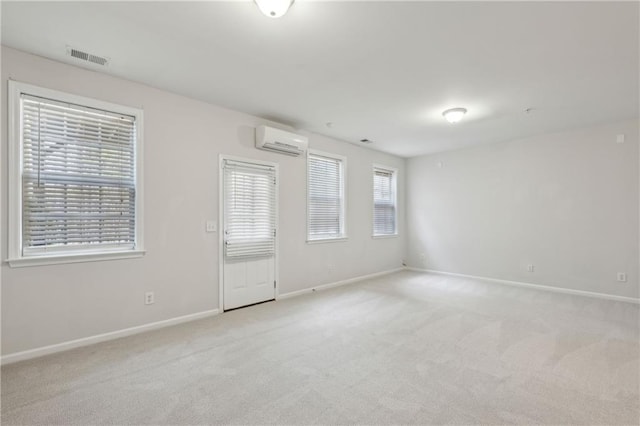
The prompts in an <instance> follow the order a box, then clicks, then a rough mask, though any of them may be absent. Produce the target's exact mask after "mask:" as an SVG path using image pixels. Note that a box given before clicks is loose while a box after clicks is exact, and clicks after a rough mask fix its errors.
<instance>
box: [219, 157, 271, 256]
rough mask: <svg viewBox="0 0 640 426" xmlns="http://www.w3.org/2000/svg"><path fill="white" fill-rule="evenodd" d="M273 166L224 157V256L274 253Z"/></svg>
mask: <svg viewBox="0 0 640 426" xmlns="http://www.w3.org/2000/svg"><path fill="white" fill-rule="evenodd" d="M275 183H276V182H275V169H274V168H273V167H269V166H262V165H253V164H248V163H242V162H238V161H231V160H226V161H225V163H224V214H225V256H226V257H227V258H236V259H237V258H252V257H261V256H273V255H274V254H275V229H276V218H275V211H276V206H275V203H276V200H275V195H276V186H275Z"/></svg>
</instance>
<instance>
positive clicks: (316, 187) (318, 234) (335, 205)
mask: <svg viewBox="0 0 640 426" xmlns="http://www.w3.org/2000/svg"><path fill="white" fill-rule="evenodd" d="M307 161H308V163H307V170H308V176H307V215H308V217H307V234H308V235H307V239H308V240H309V241H322V240H336V239H343V238H346V232H345V219H344V217H345V211H346V209H345V190H344V188H345V169H346V162H347V160H346V158H344V157H341V156H337V155H333V154H327V153H321V152H319V151H310V152H309V155H308V158H307Z"/></svg>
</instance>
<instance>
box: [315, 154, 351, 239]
mask: <svg viewBox="0 0 640 426" xmlns="http://www.w3.org/2000/svg"><path fill="white" fill-rule="evenodd" d="M313 155H315V156H318V157H326V158H330V159H334V160H338V161H340V164H341V173H342V188H341V189H342V209H341V210H342V211H341V216H340V219H341V221H340V227H341V229H340V230H341V233H340V235H339V236H336V237H323V238H312V237H311V235H310V233H309V231H310V229H309V224H310V219H311V215H310V208H309V201H310V197H309V164H310V161H309V157H310V156H313ZM306 157H307V158H306V160H307V170H306V197H307V198H306V202H307V206H306V207H307V244H323V243H335V242H342V241H347V240H348V239H349V237H348V235H347V212H348V209H347V199H348V197H347V187H348V185H347V157H345V156H343V155H339V154H333V153H330V152H325V151H320V150H316V149H309V150H307V155H306Z"/></svg>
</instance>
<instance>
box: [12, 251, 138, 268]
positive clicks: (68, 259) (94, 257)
mask: <svg viewBox="0 0 640 426" xmlns="http://www.w3.org/2000/svg"><path fill="white" fill-rule="evenodd" d="M145 253H146V252H145V251H144V250H129V251H119V252H113V253H109V252H100V253H74V254H69V253H66V254H54V255H46V256H31V257H21V258H17V259H7V263H9V266H11V267H12V268H22V267H25V266H44V265H57V264H62V263H80V262H98V261H102V260H116V259H132V258H136V257H142V256H144V254H145Z"/></svg>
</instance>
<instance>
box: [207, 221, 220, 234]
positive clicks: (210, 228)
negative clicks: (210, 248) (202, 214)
mask: <svg viewBox="0 0 640 426" xmlns="http://www.w3.org/2000/svg"><path fill="white" fill-rule="evenodd" d="M217 230H218V225H217V224H216V221H215V220H208V221H207V232H216V231H217Z"/></svg>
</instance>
